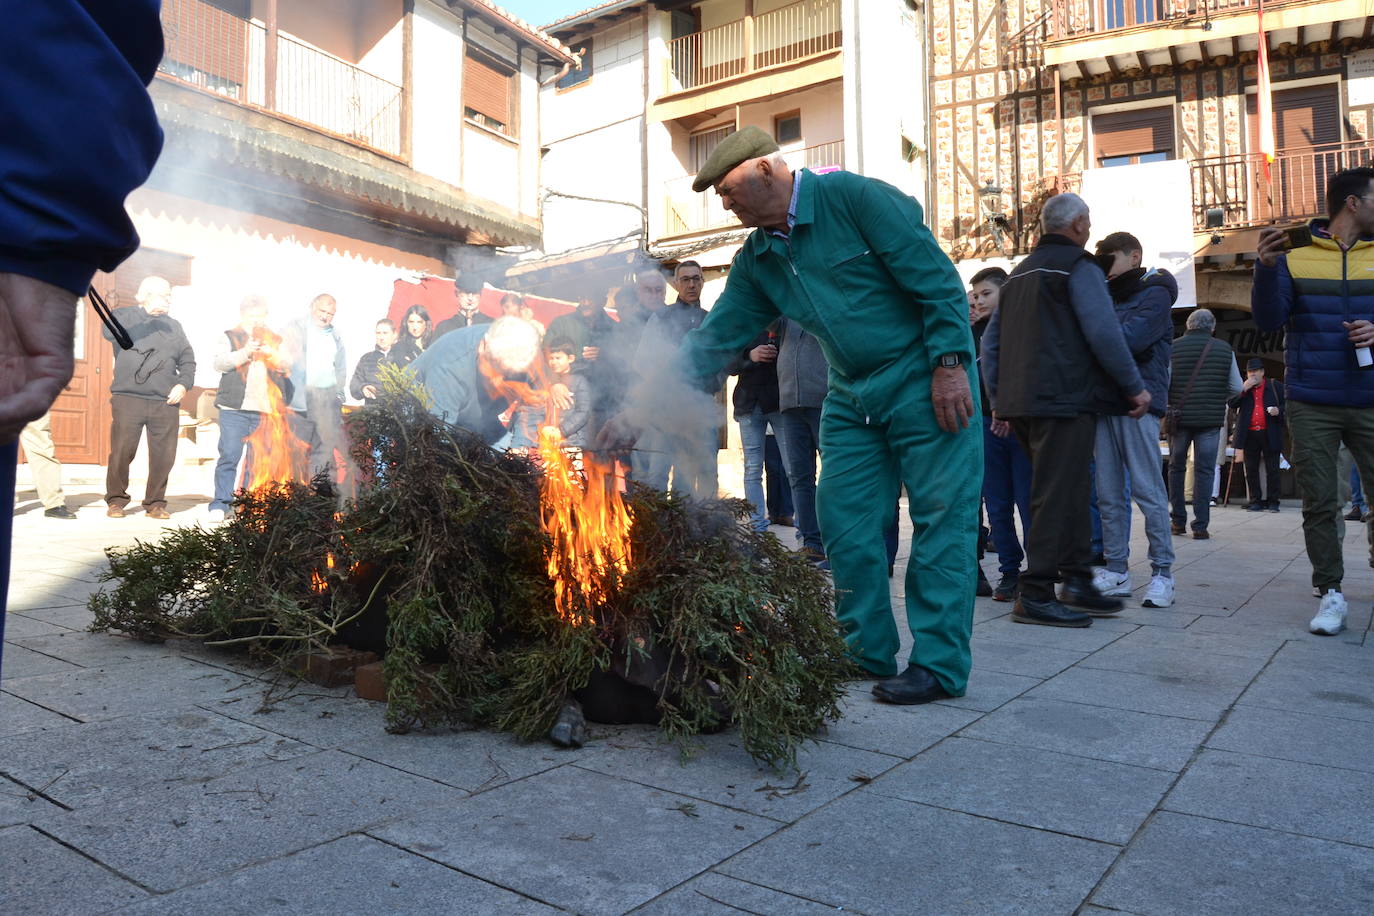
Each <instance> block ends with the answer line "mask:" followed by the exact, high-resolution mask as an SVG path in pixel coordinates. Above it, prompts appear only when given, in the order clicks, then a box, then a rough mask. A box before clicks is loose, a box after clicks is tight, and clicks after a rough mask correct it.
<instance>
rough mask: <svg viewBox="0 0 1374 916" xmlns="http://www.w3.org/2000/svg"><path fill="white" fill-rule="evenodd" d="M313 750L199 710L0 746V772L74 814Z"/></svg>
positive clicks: (60, 731)
mask: <svg viewBox="0 0 1374 916" xmlns="http://www.w3.org/2000/svg"><path fill="white" fill-rule="evenodd" d="M314 752H315V749H314V748H312V747H310V746H309V745H306V744H301V743H300V742H297V741H291V740H290V739H287V738H282V737H280V736H278V735H274V734H272V733H270V732H264V731H262V730H260V729H256V728H252V727H251V726H247V725H243V724H242V723H239V722H235V721H234V720H233V719H228V718H225V717H224V716H216V715H212V714H210V713H207V712H204V711H203V710H200V709H197V708H194V707H192V708H190V709H188V710H186V711H183V712H181V713H175V714H170V715H169V714H158V715H149V716H129V717H126V718H120V719H111V720H108V721H104V722H97V723H91V724H81V725H77V724H73V725H69V726H67V727H66V728H55V729H50V730H48V731H45V732H43V733H42V734H39V735H19V736H15V737H12V738H6V739H0V772H3V773H4V774H5V775H7V776H9V777H10V778H11V779H15V780H18V781H19V782H22V783H23V784H24V785H26V786H30V787H32V788H41V789H42V791H43V793H44V794H45V795H47V796H48V797H50V798H52V799H54V800H56V801H58V802H60V803H62V804H64V805H67V806H68V807H70V808H80V807H86V806H90V805H98V804H103V803H105V802H109V801H113V800H116V799H117V798H119V797H120V796H122V795H124V794H127V793H129V792H131V791H138V790H140V789H143V788H144V787H146V786H173V785H175V784H177V783H193V782H204V781H205V780H208V779H212V778H214V777H216V776H221V775H223V774H225V773H228V772H230V771H238V770H243V769H247V768H250V767H253V766H261V765H263V764H267V763H274V762H278V761H282V760H289V759H291V758H293V757H300V756H303V755H305V754H312V753H314Z"/></svg>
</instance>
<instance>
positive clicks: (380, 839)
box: [321, 825, 566, 912]
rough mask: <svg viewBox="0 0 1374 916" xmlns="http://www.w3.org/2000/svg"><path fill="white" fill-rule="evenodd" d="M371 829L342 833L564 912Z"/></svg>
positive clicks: (550, 904)
mask: <svg viewBox="0 0 1374 916" xmlns="http://www.w3.org/2000/svg"><path fill="white" fill-rule="evenodd" d="M373 826H376V825H373ZM371 829H372V827H371V826H369V827H366V828H364V829H363V830H355V831H353V832H352V833H347V834H344V836H365V837H367V838H368V839H370V840H375V841H377V842H378V843H382V844H384V845H386V846H390V847H392V848H393V849H398V850H400V851H401V852H404V853H405V854H406V855H411V856H414V857H415V858H417V859H424V860H425V861H426V862H432V863H434V864H435V865H441V866H443V867H444V868H447V869H448V870H449V871H453V872H457V873H458V874H460V875H465V876H466V877H469V878H472V879H473V880H474V881H480V882H482V883H483V884H489V885H491V886H492V887H499V888H500V889H501V890H503V891H508V892H510V893H512V894H515V895H516V896H517V897H521V898H522V899H525V900H531V901H533V902H535V903H538V904H542V905H543V906H547V907H550V908H552V909H555V910H563V911H565V912H566V908H564V907H561V906H559V905H558V904H556V903H553V902H551V901H548V900H544V899H543V898H541V897H536V896H534V895H533V894H530V893H527V892H525V891H522V890H517V889H516V888H514V887H510V886H508V885H505V884H502V883H501V882H499V881H493V880H491V879H490V878H485V877H483V876H482V875H479V874H476V873H474V872H470V871H464V870H463V869H461V868H459V867H457V866H456V865H452V864H450V863H448V862H444V861H442V860H440V859H435V858H432V857H430V856H427V855H425V854H424V853H422V852H417V851H416V850H414V849H411V848H409V847H407V846H402V845H400V844H399V843H396V842H394V841H392V840H388V839H387V838H386V837H383V836H378V835H376V834H373V833H369V832H368V831H369V830H371ZM342 838H343V837H335V838H334V839H335V840H337V839H342ZM328 842H331V843H332V842H334V840H329V841H328ZM321 845H323V844H321Z"/></svg>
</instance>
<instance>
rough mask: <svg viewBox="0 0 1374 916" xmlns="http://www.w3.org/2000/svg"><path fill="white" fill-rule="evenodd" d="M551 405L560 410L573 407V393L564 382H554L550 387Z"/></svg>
mask: <svg viewBox="0 0 1374 916" xmlns="http://www.w3.org/2000/svg"><path fill="white" fill-rule="evenodd" d="M549 403H550V404H552V405H553V406H554V407H556V408H558V409H559V410H567V409H568V408H569V407H572V406H573V394H572V391H570V390H569V389H568V386H567V385H564V384H563V383H562V382H554V383H553V384H552V385H550V386H549Z"/></svg>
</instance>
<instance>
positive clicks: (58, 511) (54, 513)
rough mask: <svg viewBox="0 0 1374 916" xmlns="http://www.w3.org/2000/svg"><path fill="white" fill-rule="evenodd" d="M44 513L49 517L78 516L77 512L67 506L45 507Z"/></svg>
mask: <svg viewBox="0 0 1374 916" xmlns="http://www.w3.org/2000/svg"><path fill="white" fill-rule="evenodd" d="M43 514H44V515H45V516H47V517H48V518H76V513H75V512H73V511H72V510H71V509H68V508H67V507H66V506H53V507H52V508H51V509H44V510H43Z"/></svg>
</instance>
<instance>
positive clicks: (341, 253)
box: [53, 0, 572, 463]
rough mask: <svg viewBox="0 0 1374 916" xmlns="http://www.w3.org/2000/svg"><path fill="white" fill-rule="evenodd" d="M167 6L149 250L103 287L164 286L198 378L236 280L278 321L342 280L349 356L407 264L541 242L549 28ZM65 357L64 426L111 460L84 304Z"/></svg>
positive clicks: (366, 1) (258, 6)
mask: <svg viewBox="0 0 1374 916" xmlns="http://www.w3.org/2000/svg"><path fill="white" fill-rule="evenodd" d="M162 20H163V31H164V37H165V41H166V50H165V56H164V59H163V62H162V64H161V66H160V68H159V72H158V75H157V78H156V79H155V80H154V82H153V85H152V87H151V90H150V91H151V94H152V97H153V100H154V102H155V104H156V106H157V110H158V115H159V118H160V120H161V122H162V126H163V130H164V131H165V133H166V145H165V147H164V151H163V155H162V157H161V159H160V161H159V163H158V165H157V168H156V170H155V171H154V173H153V175H152V177H151V178H150V180H149V182H148V184H147V185H146V186H145V187H143V188H141V189H140V190H138V191H137V192H135V193H134V194H133V195H132V196H131V197H130V199H129V203H128V207H129V211H130V214H131V215H132V217H133V220H134V223H135V225H136V227H137V228H138V231H139V234H140V236H141V237H142V242H143V245H142V248H140V250H139V251H138V252H137V253H136V254H135V255H134V256H133V257H132V258H130V260H129V261H128V262H126V263H125V264H124V265H122V266H121V267H120V268H119V270H118V271H116V272H115V273H114V274H112V275H103V274H102V275H99V276H97V278H96V280H95V282H94V284H93V285H94V286H95V287H96V288H97V289H98V290H99V291H100V292H102V293H103V294H104V296H105V298H106V299H107V300H109V302H110V304H111V305H112V306H115V307H118V306H121V305H131V304H133V301H134V300H133V295H134V291H135V290H136V289H137V287H138V284H139V283H140V282H141V281H142V279H143V278H144V277H146V276H148V275H149V274H159V275H161V276H164V277H166V278H167V279H168V280H169V281H171V283H172V284H173V295H174V299H173V307H172V316H173V317H175V318H177V319H178V320H179V321H181V323H182V324H183V325H184V326H185V328H186V330H187V334H188V336H189V337H190V339H191V342H192V345H193V346H194V347H195V349H196V354H197V363H198V371H197V377H196V382H197V386H198V387H205V388H211V387H214V386H215V385H217V384H218V381H219V378H218V374H217V373H215V372H214V370H213V367H212V366H211V356H212V354H213V351H214V348H215V346H216V343H217V342H218V340H219V338H220V336H221V335H222V333H223V331H224V329H226V328H229V327H232V326H233V325H235V324H236V323H237V322H238V304H239V302H240V300H241V299H242V298H243V297H244V296H245V295H248V294H253V293H256V294H260V295H263V296H265V297H266V298H267V300H268V302H269V303H270V305H271V309H272V311H271V316H270V319H269V323H270V324H272V325H273V326H274V327H281V326H282V325H284V324H286V323H287V322H289V321H292V320H295V319H298V318H301V317H302V316H304V314H305V312H306V308H307V306H308V303H309V301H310V299H311V298H312V297H313V296H314V295H316V294H318V293H321V292H328V293H331V294H332V295H334V296H335V297H336V298H337V300H338V306H339V307H338V313H337V316H336V318H335V322H336V327H337V328H338V329H339V330H340V332H341V334H342V337H343V340H344V343H345V346H346V348H347V350H348V359H349V365H350V368H351V366H352V364H353V362H355V361H356V360H357V358H358V357H359V356H361V355H362V354H363V353H365V352H366V351H367V350H369V349H371V348H372V345H373V344H372V327H373V324H374V323H375V321H376V320H377V319H378V318H381V317H384V316H385V314H386V310H387V307H388V306H389V305H390V303H391V299H392V293H393V288H394V285H395V283H396V281H397V280H398V279H402V278H408V277H412V276H415V275H425V274H437V275H441V276H449V275H451V273H452V266H451V265H452V263H453V262H454V261H455V254H456V253H457V252H460V251H470V250H471V248H472V246H481V247H483V248H487V249H489V248H490V247H492V246H505V245H531V244H535V243H537V242H538V240H539V187H540V152H539V150H540V145H539V104H540V93H539V85H538V79H539V75H540V72H541V70H545V71H546V70H548V69H549V68H553V69H555V70H556V69H557V68H559V67H561V66H563V65H565V64H568V65H570V64H571V62H572V58H571V56H570V55H569V54H568V53H567V51H566V49H564V48H563V47H562V46H561V45H560V44H559V43H558V42H557V41H555V40H554V39H552V38H550V37H549V36H548V35H547V34H545V33H543V32H540V31H539V30H537V29H535V28H534V27H532V26H529V25H527V24H525V23H523V22H520V21H518V20H515V19H512V18H510V17H509V16H507V15H506V14H504V13H502V12H501V11H500V10H499V9H498V8H496V7H494V6H492V5H491V4H489V3H486V2H484V0H443V2H440V0H165V2H164V3H163V12H162ZM76 355H77V370H76V376H75V378H74V379H73V383H72V385H71V386H70V387H69V389H68V390H67V391H66V392H65V393H64V394H63V395H62V396H61V398H59V400H58V403H57V404H56V405H55V408H54V413H53V432H54V438H55V439H56V441H57V443H58V448H59V455H60V456H61V457H62V459H63V460H65V461H70V462H78V463H101V462H103V461H104V460H105V457H106V455H107V453H108V447H109V445H108V435H109V412H108V411H109V407H108V404H109V396H108V381H109V372H110V367H111V365H112V354H111V347H110V345H109V343H107V342H106V341H104V340H103V339H102V338H101V335H100V321H99V319H98V318H97V317H96V315H95V314H94V312H93V310H91V309H90V308H89V307H86V308H83V309H82V313H81V320H80V322H79V328H78V340H77V354H76ZM196 393H197V394H198V392H196ZM196 406H197V404H196V398H195V397H192V398H191V399H189V400H188V401H186V402H183V407H184V408H188V409H190V410H191V411H192V412H194V411H195V409H196Z"/></svg>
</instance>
